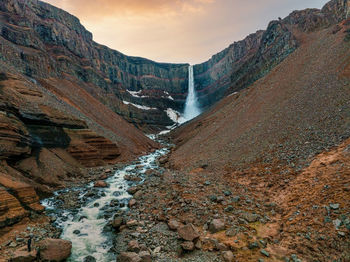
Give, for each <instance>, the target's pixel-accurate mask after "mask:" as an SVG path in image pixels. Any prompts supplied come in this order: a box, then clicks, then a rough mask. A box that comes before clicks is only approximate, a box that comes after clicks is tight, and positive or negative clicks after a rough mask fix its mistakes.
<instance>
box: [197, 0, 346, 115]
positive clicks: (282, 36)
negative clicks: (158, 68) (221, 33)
mask: <svg viewBox="0 0 350 262" xmlns="http://www.w3.org/2000/svg"><path fill="white" fill-rule="evenodd" d="M348 15H349V2H348V1H342V0H334V1H330V2H329V3H327V4H326V5H325V6H324V7H323V8H322V10H318V9H306V10H302V11H294V12H292V13H291V14H290V15H289V16H287V17H286V18H285V19H283V20H282V19H280V20H278V21H272V22H271V23H270V24H269V25H268V27H267V29H266V30H265V31H258V32H256V33H255V34H251V35H249V36H248V37H247V38H246V39H244V40H242V41H239V42H236V43H234V44H232V45H231V46H229V47H228V48H227V49H225V50H224V51H222V52H220V53H218V54H216V55H214V56H213V57H212V58H211V59H210V60H209V61H207V62H205V63H203V64H199V65H196V66H195V67H194V72H195V83H196V90H197V91H198V92H199V97H200V103H201V105H202V107H203V108H208V107H210V106H211V105H212V104H213V103H215V102H217V101H219V100H220V99H221V98H223V97H224V96H225V95H228V94H230V93H234V92H237V91H240V90H242V89H244V88H246V87H248V86H249V85H251V84H252V83H254V82H255V81H256V80H258V79H260V78H261V77H263V76H265V75H266V74H267V73H269V72H270V70H271V69H272V68H274V67H275V66H276V65H278V64H279V63H280V62H282V61H283V60H284V59H285V58H286V57H287V56H288V55H289V54H291V53H292V52H294V51H295V50H296V49H297V48H298V47H299V46H300V45H301V43H302V39H300V38H298V35H299V34H300V32H312V31H315V30H317V29H320V28H325V27H329V26H330V25H334V24H336V23H338V22H339V21H342V20H344V19H345V18H347V17H348Z"/></svg>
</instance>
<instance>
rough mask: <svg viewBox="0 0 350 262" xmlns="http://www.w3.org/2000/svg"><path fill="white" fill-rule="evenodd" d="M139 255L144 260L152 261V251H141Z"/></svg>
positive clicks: (145, 261)
mask: <svg viewBox="0 0 350 262" xmlns="http://www.w3.org/2000/svg"><path fill="white" fill-rule="evenodd" d="M139 256H140V258H141V260H142V262H151V261H152V256H151V254H150V252H148V251H141V252H140V253H139Z"/></svg>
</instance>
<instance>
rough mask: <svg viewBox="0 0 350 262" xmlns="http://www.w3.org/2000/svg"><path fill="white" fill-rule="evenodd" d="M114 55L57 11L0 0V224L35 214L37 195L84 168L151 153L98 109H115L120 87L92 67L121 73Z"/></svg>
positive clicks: (144, 141)
mask: <svg viewBox="0 0 350 262" xmlns="http://www.w3.org/2000/svg"><path fill="white" fill-rule="evenodd" d="M97 47H99V48H100V49H98V48H97ZM117 55H120V54H119V53H117V52H116V53H115V54H114V52H113V51H111V50H109V49H107V48H105V47H101V46H98V45H97V44H95V43H94V42H93V41H92V35H91V34H90V33H89V32H87V31H86V30H85V29H84V28H83V27H82V26H81V25H80V23H79V21H78V19H76V18H74V17H73V16H71V15H69V14H67V13H66V12H64V11H62V10H59V9H57V8H54V7H51V6H50V5H47V4H44V3H42V2H38V1H16V0H14V1H1V2H0V173H1V177H2V179H0V190H1V195H2V196H3V197H2V201H1V205H0V227H3V226H7V225H10V224H13V223H15V222H17V221H19V220H20V219H21V218H23V217H24V216H28V215H29V214H30V212H40V211H41V210H42V207H40V205H39V204H38V199H39V198H38V195H37V194H39V195H47V194H49V193H51V192H52V191H54V190H56V189H58V188H63V187H65V186H69V185H71V184H72V183H75V182H79V181H81V180H84V179H87V178H88V173H87V169H86V168H85V167H95V166H100V165H108V164H115V163H118V162H122V161H130V160H132V159H134V158H135V157H136V156H138V155H141V154H144V153H145V152H147V151H149V150H152V149H154V148H157V146H158V145H157V144H156V143H154V142H153V141H151V140H149V139H148V138H147V137H145V136H144V134H143V133H142V132H141V131H139V130H138V129H136V128H135V127H134V126H133V125H131V124H129V123H128V122H127V121H125V120H124V119H123V118H122V117H121V116H119V115H118V114H116V113H115V112H113V111H112V109H111V108H110V107H108V106H106V105H108V104H112V102H113V101H114V100H113V99H115V100H116V101H118V102H119V104H122V102H121V101H120V100H118V97H117V95H114V93H113V92H115V93H116V94H118V95H119V96H120V94H119V93H118V92H117V91H116V90H117V89H118V88H121V83H118V84H112V82H113V81H112V80H110V79H104V78H105V77H106V76H105V75H104V73H103V72H102V71H100V70H99V68H101V70H102V68H105V69H104V70H106V71H111V69H110V67H112V64H113V63H117V62H116V61H118V63H120V65H123V66H124V68H126V67H127V62H124V64H123V61H121V60H119V58H117ZM103 56H106V58H105V60H106V61H107V62H103V63H101V64H100V62H99V61H100V59H102V57H103ZM108 57H109V58H108ZM108 59H109V60H108ZM113 59H114V60H113ZM130 59H131V60H133V58H130ZM134 60H137V59H134ZM134 60H133V61H134ZM125 61H126V60H125ZM108 63H110V65H109V67H108V66H107V64H108ZM103 64H105V65H103ZM104 66H105V67H104ZM137 66H139V67H140V68H142V66H143V65H142V63H141V62H139V64H138V65H137ZM114 68H118V67H117V66H114ZM140 70H141V69H140ZM142 70H148V69H147V68H146V69H142ZM149 73H150V74H151V72H149ZM125 78H126V77H125ZM131 78H132V77H130V79H131ZM125 81H126V80H125ZM113 88H116V89H113ZM5 177H6V178H8V179H6V180H5V179H4V178H5ZM10 182H11V183H10ZM16 192H17V193H16Z"/></svg>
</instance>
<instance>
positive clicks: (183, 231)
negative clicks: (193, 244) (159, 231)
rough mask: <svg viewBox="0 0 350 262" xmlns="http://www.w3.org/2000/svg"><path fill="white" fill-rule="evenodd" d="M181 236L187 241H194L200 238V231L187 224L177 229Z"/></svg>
mask: <svg viewBox="0 0 350 262" xmlns="http://www.w3.org/2000/svg"><path fill="white" fill-rule="evenodd" d="M177 232H178V234H179V236H180V237H181V238H182V239H184V240H187V241H193V240H195V239H197V238H199V233H198V230H197V229H196V228H195V227H194V225H192V224H187V225H185V226H182V227H179V228H178V229H177Z"/></svg>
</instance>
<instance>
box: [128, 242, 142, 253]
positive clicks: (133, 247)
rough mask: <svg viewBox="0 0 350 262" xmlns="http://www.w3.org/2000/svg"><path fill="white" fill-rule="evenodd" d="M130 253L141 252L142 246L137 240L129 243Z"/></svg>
mask: <svg viewBox="0 0 350 262" xmlns="http://www.w3.org/2000/svg"><path fill="white" fill-rule="evenodd" d="M128 251H130V252H136V253H138V252H140V245H139V242H138V241H137V240H131V241H130V242H129V243H128Z"/></svg>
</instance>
